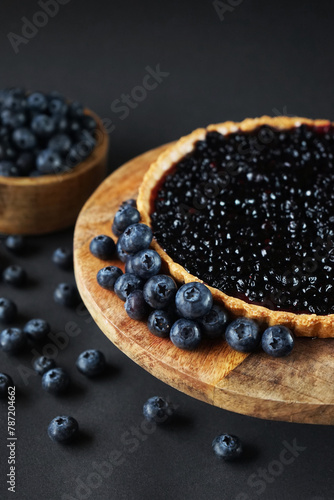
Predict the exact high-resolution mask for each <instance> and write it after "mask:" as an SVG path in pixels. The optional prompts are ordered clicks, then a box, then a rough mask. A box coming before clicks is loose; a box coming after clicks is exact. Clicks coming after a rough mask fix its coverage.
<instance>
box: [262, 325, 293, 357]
mask: <svg viewBox="0 0 334 500" xmlns="http://www.w3.org/2000/svg"><path fill="white" fill-rule="evenodd" d="M261 345H262V349H263V350H264V352H266V353H267V354H269V355H270V356H273V357H275V358H279V357H282V356H287V355H288V354H290V352H291V351H292V349H293V346H294V339H293V335H292V332H291V330H289V328H287V327H285V326H283V325H275V326H270V327H269V328H267V329H266V330H265V331H264V332H263V335H262V339H261Z"/></svg>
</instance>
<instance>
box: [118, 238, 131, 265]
mask: <svg viewBox="0 0 334 500" xmlns="http://www.w3.org/2000/svg"><path fill="white" fill-rule="evenodd" d="M122 238H123V235H122V236H121V237H120V238H119V239H118V241H117V243H116V253H117V256H118V258H119V260H121V261H122V262H126V261H127V259H128V257H129V255H130V254H128V253H127V252H125V250H124V248H123V245H122Z"/></svg>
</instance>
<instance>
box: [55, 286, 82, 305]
mask: <svg viewBox="0 0 334 500" xmlns="http://www.w3.org/2000/svg"><path fill="white" fill-rule="evenodd" d="M53 298H54V301H55V302H56V303H57V304H60V305H62V306H65V307H73V306H75V305H76V304H77V302H78V299H79V297H78V291H77V289H76V287H75V286H73V285H70V284H69V283H59V285H58V286H57V288H56V289H55V291H54V294H53Z"/></svg>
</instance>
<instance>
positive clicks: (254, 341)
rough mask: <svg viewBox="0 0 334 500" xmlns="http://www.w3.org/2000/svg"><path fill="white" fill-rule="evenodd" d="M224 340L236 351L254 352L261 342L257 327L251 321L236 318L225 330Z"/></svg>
mask: <svg viewBox="0 0 334 500" xmlns="http://www.w3.org/2000/svg"><path fill="white" fill-rule="evenodd" d="M225 338H226V342H227V343H228V344H229V346H230V347H232V349H235V350H236V351H240V352H252V351H255V349H256V348H257V346H258V345H259V343H260V340H261V333H260V329H259V325H258V324H257V323H256V322H255V321H253V320H252V319H248V318H237V319H235V320H234V321H232V323H230V324H229V325H228V327H227V328H226V332H225Z"/></svg>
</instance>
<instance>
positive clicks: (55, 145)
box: [48, 134, 72, 155]
mask: <svg viewBox="0 0 334 500" xmlns="http://www.w3.org/2000/svg"><path fill="white" fill-rule="evenodd" d="M71 147H72V141H71V138H70V137H69V136H68V135H66V134H57V135H54V136H53V137H52V138H51V139H50V140H49V142H48V149H51V150H52V151H56V153H59V154H60V155H66V154H67V153H68V152H69V151H70V149H71Z"/></svg>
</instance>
